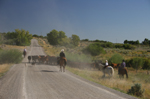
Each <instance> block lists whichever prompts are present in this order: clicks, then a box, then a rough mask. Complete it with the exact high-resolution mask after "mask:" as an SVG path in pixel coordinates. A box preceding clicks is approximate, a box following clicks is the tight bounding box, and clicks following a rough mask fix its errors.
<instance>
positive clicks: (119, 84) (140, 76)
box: [40, 39, 150, 99]
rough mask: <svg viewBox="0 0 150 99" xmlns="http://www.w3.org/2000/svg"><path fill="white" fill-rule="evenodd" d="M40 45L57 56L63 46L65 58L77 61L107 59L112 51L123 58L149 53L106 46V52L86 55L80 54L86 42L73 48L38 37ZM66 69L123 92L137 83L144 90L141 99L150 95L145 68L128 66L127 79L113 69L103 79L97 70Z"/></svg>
mask: <svg viewBox="0 0 150 99" xmlns="http://www.w3.org/2000/svg"><path fill="white" fill-rule="evenodd" d="M40 45H42V46H43V48H44V50H45V52H46V54H48V55H49V53H51V54H54V55H57V56H58V55H59V52H60V50H61V49H62V48H64V49H65V53H66V55H67V58H68V59H71V60H74V61H78V60H82V59H83V60H88V58H89V60H88V61H91V60H92V59H93V58H95V59H101V60H105V59H109V58H110V57H111V56H112V55H113V54H114V53H119V54H121V55H122V56H123V57H124V58H125V59H130V58H132V57H136V56H139V55H140V54H150V52H147V50H139V49H138V50H124V49H110V48H106V49H105V50H106V52H107V54H102V55H99V56H97V57H92V56H87V57H86V56H84V55H82V53H81V50H82V49H83V48H85V46H86V44H80V45H81V46H79V47H76V48H73V49H68V48H65V47H61V46H59V47H58V46H57V47H55V46H51V45H49V44H47V43H43V40H42V39H40ZM81 47H82V48H81ZM79 53H80V54H79ZM142 56H143V55H142ZM79 57H82V58H81V59H76V58H79ZM66 69H67V70H69V71H71V72H72V73H74V74H76V75H79V76H81V77H83V78H85V79H88V80H90V81H93V82H96V83H98V84H101V85H104V86H107V87H109V88H112V89H115V90H118V91H120V92H123V93H127V91H128V90H129V89H131V87H132V86H133V85H134V84H136V83H139V84H141V88H142V89H144V90H145V91H144V94H143V97H142V98H141V99H148V98H149V97H150V76H149V75H147V71H146V70H138V72H136V70H134V69H133V68H128V75H129V78H128V79H125V78H124V79H120V78H119V76H118V74H117V72H118V71H117V70H116V69H115V74H114V77H113V78H111V79H109V77H106V78H105V79H103V78H102V76H103V73H102V72H101V71H99V70H95V69H91V70H90V69H78V68H72V67H69V66H67V67H66Z"/></svg>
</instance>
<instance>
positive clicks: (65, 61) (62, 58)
mask: <svg viewBox="0 0 150 99" xmlns="http://www.w3.org/2000/svg"><path fill="white" fill-rule="evenodd" d="M60 59H63V60H65V65H66V64H67V59H66V58H65V57H60Z"/></svg>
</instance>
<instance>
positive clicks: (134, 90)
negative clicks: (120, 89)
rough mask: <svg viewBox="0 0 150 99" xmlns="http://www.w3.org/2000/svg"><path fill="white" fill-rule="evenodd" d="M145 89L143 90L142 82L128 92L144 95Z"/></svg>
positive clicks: (139, 95)
mask: <svg viewBox="0 0 150 99" xmlns="http://www.w3.org/2000/svg"><path fill="white" fill-rule="evenodd" d="M143 93H144V90H141V84H135V85H134V86H132V87H131V89H129V90H128V92H127V94H130V95H135V96H138V97H143Z"/></svg>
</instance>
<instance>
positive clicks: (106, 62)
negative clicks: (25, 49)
mask: <svg viewBox="0 0 150 99" xmlns="http://www.w3.org/2000/svg"><path fill="white" fill-rule="evenodd" d="M107 66H108V61H107V60H106V61H105V66H104V69H105V68H106V67H107Z"/></svg>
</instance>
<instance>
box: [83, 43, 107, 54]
mask: <svg viewBox="0 0 150 99" xmlns="http://www.w3.org/2000/svg"><path fill="white" fill-rule="evenodd" d="M83 51H84V52H85V51H86V52H88V53H90V54H91V55H93V56H96V55H99V54H101V53H105V51H104V49H103V48H102V47H101V44H100V43H92V44H90V45H89V46H87V48H86V49H85V50H83Z"/></svg>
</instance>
